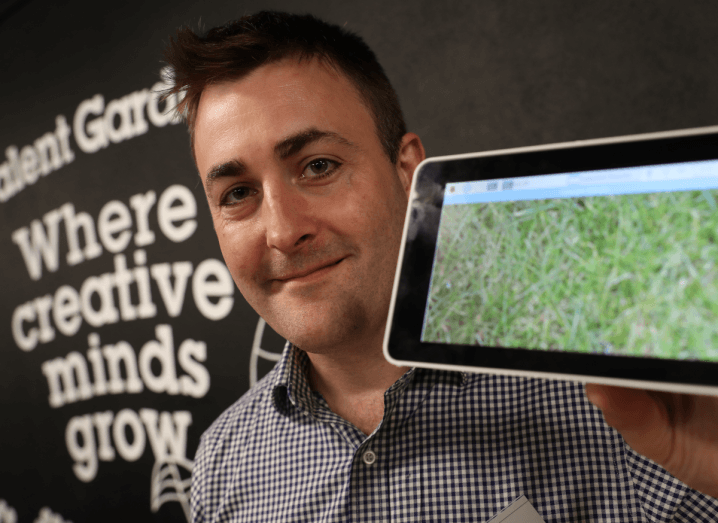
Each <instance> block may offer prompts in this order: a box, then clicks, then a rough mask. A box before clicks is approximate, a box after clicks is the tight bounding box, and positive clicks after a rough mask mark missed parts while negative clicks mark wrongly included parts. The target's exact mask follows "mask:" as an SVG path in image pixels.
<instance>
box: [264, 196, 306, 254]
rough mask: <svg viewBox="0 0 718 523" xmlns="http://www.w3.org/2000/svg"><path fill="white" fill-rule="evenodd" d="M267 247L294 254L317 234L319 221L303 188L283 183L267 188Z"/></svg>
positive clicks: (265, 203)
mask: <svg viewBox="0 0 718 523" xmlns="http://www.w3.org/2000/svg"><path fill="white" fill-rule="evenodd" d="M262 221H263V222H264V228H265V234H266V237H267V247H269V248H273V249H278V250H280V251H282V252H284V253H287V254H291V253H293V252H295V251H298V250H300V249H301V248H302V247H303V246H304V245H305V244H308V243H310V242H311V240H312V238H314V237H315V236H316V233H317V231H316V221H315V220H314V219H313V217H312V215H311V206H310V203H309V202H308V201H307V196H306V195H304V194H302V193H301V189H300V188H298V187H296V186H294V185H292V184H290V183H284V182H278V183H272V184H268V185H266V186H265V187H264V197H263V200H262Z"/></svg>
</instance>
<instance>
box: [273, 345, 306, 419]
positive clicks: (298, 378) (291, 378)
mask: <svg viewBox="0 0 718 523" xmlns="http://www.w3.org/2000/svg"><path fill="white" fill-rule="evenodd" d="M308 367H309V357H308V356H307V353H306V352H304V351H303V350H301V349H299V348H297V347H295V346H294V345H292V344H291V343H289V342H287V344H286V345H285V347H284V352H282V357H281V359H280V360H279V363H278V364H277V374H276V378H275V381H274V387H273V388H272V400H273V403H274V407H275V408H276V409H277V410H278V411H279V412H280V413H281V414H284V415H288V414H289V410H290V406H294V407H295V408H298V409H300V410H307V411H311V406H312V391H311V389H310V387H309V382H308V381H307V369H308Z"/></svg>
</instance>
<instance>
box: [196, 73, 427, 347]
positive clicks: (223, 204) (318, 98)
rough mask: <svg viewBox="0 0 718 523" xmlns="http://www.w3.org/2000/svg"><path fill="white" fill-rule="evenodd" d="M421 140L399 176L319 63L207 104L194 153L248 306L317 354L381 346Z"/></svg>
mask: <svg viewBox="0 0 718 523" xmlns="http://www.w3.org/2000/svg"><path fill="white" fill-rule="evenodd" d="M412 136H413V142H418V146H417V145H416V143H414V148H413V149H412V151H413V152H414V153H415V154H414V155H413V156H412V158H411V161H408V162H405V161H402V160H401V158H400V161H399V162H397V166H395V165H393V164H392V163H391V162H390V161H389V159H388V157H387V156H386V154H385V153H384V151H383V149H382V146H381V144H380V142H379V139H378V137H377V134H376V127H375V124H374V121H373V119H372V116H371V114H370V112H369V110H368V109H367V108H366V106H365V105H364V104H363V103H362V101H361V99H360V97H359V94H358V93H357V91H356V90H355V88H354V87H353V86H352V84H351V83H350V82H349V80H347V79H346V78H345V77H344V76H343V75H340V74H338V73H336V72H334V71H333V70H332V69H330V68H328V67H327V66H325V65H323V64H321V63H319V62H317V61H316V60H312V61H304V62H301V63H299V62H298V61H296V60H284V61H281V62H278V63H275V64H270V65H266V66H263V67H261V68H259V69H257V70H256V71H254V72H253V73H252V74H250V75H249V76H247V77H245V78H242V79H241V80H237V81H232V82H226V83H221V84H216V85H211V86H209V87H208V88H207V89H206V90H205V91H204V92H203V94H202V97H201V99H200V103H199V108H198V112H197V120H196V127H195V154H196V158H197V166H198V169H199V172H200V176H201V177H202V181H203V183H204V187H205V191H206V193H207V199H208V202H209V207H210V210H211V212H212V218H213V220H214V227H215V231H216V233H217V237H218V239H219V245H220V247H221V249H222V254H223V255H224V259H225V261H226V263H227V266H228V267H229V270H230V272H231V273H232V276H233V278H234V281H235V282H236V284H237V286H238V287H239V290H240V291H241V292H242V295H243V296H244V297H245V299H246V300H247V301H248V302H249V304H250V305H251V306H252V307H254V309H256V310H257V312H258V313H259V314H260V315H261V316H262V317H263V318H264V319H265V320H266V321H267V322H268V323H269V324H270V325H271V326H272V327H273V328H274V329H275V330H276V331H277V332H278V333H280V334H281V335H282V336H284V337H285V338H287V339H288V340H290V341H291V342H293V343H295V344H296V345H298V346H300V347H302V348H303V349H305V350H307V351H308V352H318V353H327V352H330V351H332V350H333V349H338V348H341V346H345V345H347V344H358V343H367V342H369V341H376V340H380V339H381V337H382V335H383V329H384V325H385V322H386V316H387V313H388V306H389V300H390V295H391V286H392V282H393V278H394V271H395V268H396V261H397V255H398V251H399V243H400V239H401V231H402V227H403V220H404V213H405V211H406V202H407V194H408V191H409V186H410V182H411V176H412V173H413V169H414V167H415V166H416V163H418V161H420V160H421V159H422V158H423V149H421V143H420V142H419V140H418V138H417V137H415V135H407V136H406V137H405V139H404V143H406V142H411V140H412V139H411V137H412ZM410 145H411V144H410ZM417 147H418V149H417ZM417 151H418V152H417ZM404 156H406V155H404Z"/></svg>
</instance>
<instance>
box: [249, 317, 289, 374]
mask: <svg viewBox="0 0 718 523" xmlns="http://www.w3.org/2000/svg"><path fill="white" fill-rule="evenodd" d="M266 324H267V323H266V322H265V321H264V320H263V319H262V318H259V321H257V328H256V329H255V330H254V341H253V342H252V353H251V354H250V356H249V386H250V387H254V384H255V383H257V380H258V379H259V377H258V376H257V374H258V371H257V362H258V361H259V358H263V359H265V360H269V361H279V360H280V358H281V357H282V353H281V352H270V351H268V350H265V349H263V348H262V347H261V346H260V345H262V335H263V334H264V327H265V325H266ZM260 377H261V376H260Z"/></svg>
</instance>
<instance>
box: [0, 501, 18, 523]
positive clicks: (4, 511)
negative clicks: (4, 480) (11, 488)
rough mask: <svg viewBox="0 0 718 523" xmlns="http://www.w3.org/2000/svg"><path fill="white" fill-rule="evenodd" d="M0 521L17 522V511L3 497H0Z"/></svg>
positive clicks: (2, 522)
mask: <svg viewBox="0 0 718 523" xmlns="http://www.w3.org/2000/svg"><path fill="white" fill-rule="evenodd" d="M0 523H17V512H15V509H14V508H12V507H11V506H10V505H8V504H7V501H5V500H4V499H0Z"/></svg>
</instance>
